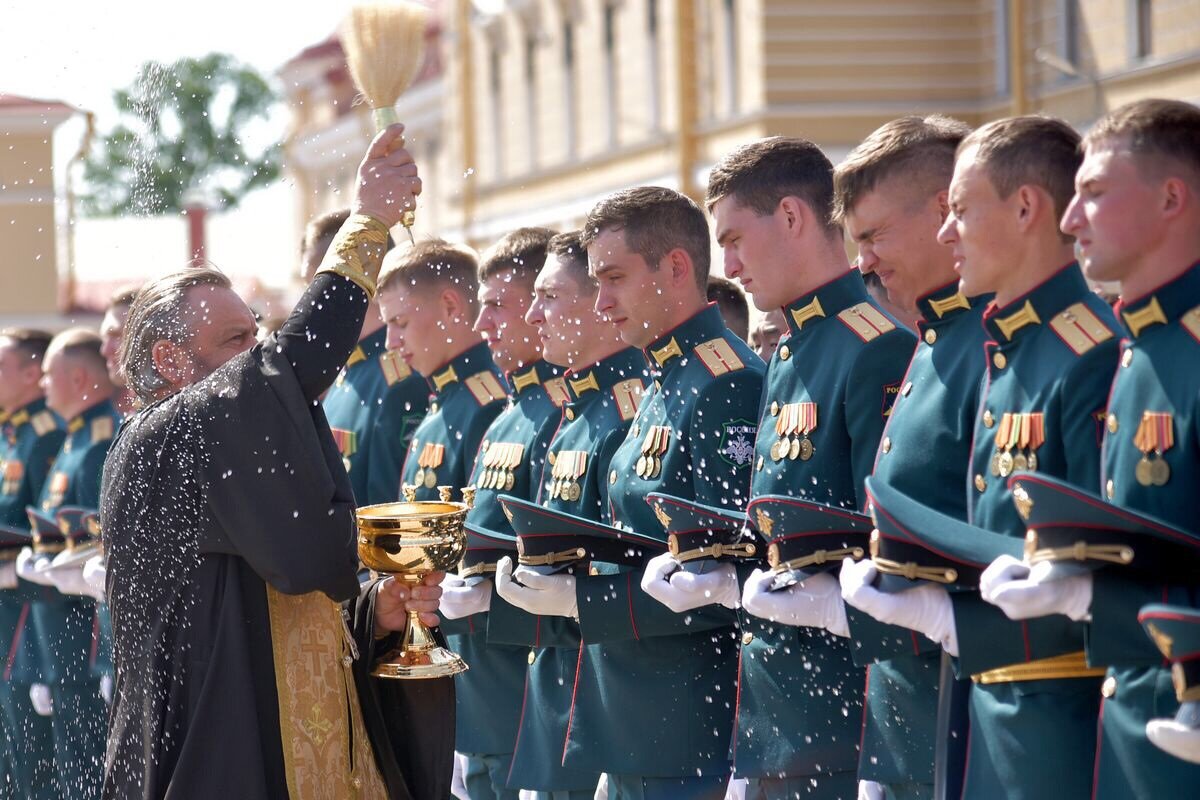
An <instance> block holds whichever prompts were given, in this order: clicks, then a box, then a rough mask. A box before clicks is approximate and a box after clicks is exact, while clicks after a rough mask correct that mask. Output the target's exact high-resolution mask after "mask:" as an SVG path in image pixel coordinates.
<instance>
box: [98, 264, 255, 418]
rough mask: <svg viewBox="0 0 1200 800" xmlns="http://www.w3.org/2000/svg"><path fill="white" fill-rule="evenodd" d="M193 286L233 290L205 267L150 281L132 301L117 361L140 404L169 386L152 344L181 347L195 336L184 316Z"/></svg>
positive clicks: (214, 270)
mask: <svg viewBox="0 0 1200 800" xmlns="http://www.w3.org/2000/svg"><path fill="white" fill-rule="evenodd" d="M195 286H216V287H218V288H221V289H231V288H233V284H232V283H230V281H229V278H228V277H227V276H226V275H225V273H223V272H221V271H220V270H219V269H217V268H216V267H213V266H211V265H207V264H206V265H200V266H192V267H185V268H184V269H181V270H178V271H177V272H172V273H170V274H168V275H164V276H163V277H161V278H157V279H155V280H152V281H150V282H149V283H147V284H146V285H145V286H143V287H142V289H141V291H139V292H138V294H137V297H136V298H134V301H133V306H131V307H130V309H129V317H128V318H127V319H126V321H125V335H124V337H123V338H122V340H121V351H120V354H119V360H120V363H121V372H122V374H124V375H125V380H126V382H127V383H128V384H129V388H130V389H132V390H133V391H134V393H135V394H136V395H137V396H138V398H139V399H141V400H142V402H145V403H149V402H152V401H153V400H155V399H156V395H157V394H158V393H159V392H161V391H162V390H163V389H165V388H167V386H168V384H167V382H166V380H164V379H163V377H162V376H161V375H159V374H158V370H157V369H155V368H154V345H155V344H156V343H158V342H160V341H162V340H164V339H166V340H168V341H171V342H175V343H176V344H184V343H186V342H187V341H188V340H189V339H191V337H192V336H193V335H194V334H195V330H194V328H193V325H192V320H191V319H190V318H189V315H187V314H185V313H184V311H185V308H186V304H187V293H188V290H189V289H191V288H193V287H195Z"/></svg>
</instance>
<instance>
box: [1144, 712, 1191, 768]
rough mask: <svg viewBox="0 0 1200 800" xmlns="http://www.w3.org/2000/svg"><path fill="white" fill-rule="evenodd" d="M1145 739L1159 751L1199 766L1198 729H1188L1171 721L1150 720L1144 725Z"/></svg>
mask: <svg viewBox="0 0 1200 800" xmlns="http://www.w3.org/2000/svg"><path fill="white" fill-rule="evenodd" d="M1146 738H1148V739H1149V740H1150V741H1151V743H1153V744H1154V746H1155V747H1157V748H1158V749H1159V750H1165V751H1166V752H1168V753H1170V754H1171V755H1173V756H1175V757H1176V758H1181V759H1183V760H1184V761H1190V762H1191V763H1193V764H1200V728H1189V727H1188V726H1186V725H1182V724H1180V723H1178V722H1176V721H1175V720H1173V719H1152V720H1150V721H1149V722H1147V723H1146Z"/></svg>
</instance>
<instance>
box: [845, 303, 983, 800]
mask: <svg viewBox="0 0 1200 800" xmlns="http://www.w3.org/2000/svg"><path fill="white" fill-rule="evenodd" d="M989 299H990V298H989V297H980V298H972V299H968V298H967V297H966V296H964V295H963V294H962V292H960V291H959V290H958V281H954V282H953V283H951V284H948V285H946V286H943V287H940V288H939V289H937V290H935V291H933V292H931V293H930V294H928V295H926V296H924V297H921V298H920V299H919V300H918V301H917V307H918V309H919V310H920V312H921V319H920V320H919V321H918V323H917V325H918V342H917V349H916V352H915V353H914V354H913V358H912V361H911V362H910V363H909V365H908V372H907V373H906V374H905V375H904V380H903V382H902V383H901V386H900V393H899V396H898V397H897V398H896V402H895V404H894V405H893V406H892V413H891V414H890V415H889V417H888V421H887V426H886V427H885V428H884V431H883V440H882V443H881V447H880V449H879V452H878V454H877V455H876V457H875V471H874V473H873V475H874V478H875V480H878V481H880V482H882V483H885V484H887V485H889V486H892V487H894V488H896V489H898V490H899V491H901V492H903V493H904V494H906V495H908V496H909V497H911V498H913V499H915V500H917V501H918V502H920V503H923V504H925V505H927V506H929V507H930V508H934V509H937V510H938V511H941V512H942V513H943V514H947V515H949V516H953V517H955V518H957V519H961V520H963V521H964V522H965V521H966V519H967V498H966V495H965V494H964V492H963V490H962V487H963V483H964V482H965V480H966V469H967V465H968V463H969V461H970V458H971V439H972V435H973V433H974V429H975V412H976V409H977V408H978V406H979V389H980V383H981V381H982V378H983V359H982V358H981V357H980V356H981V353H982V352H983V343H984V341H985V340H986V338H987V336H986V333H985V332H984V329H983V310H984V308H985V307H986V306H987V302H988V300H989ZM846 611H847V617H848V620H849V623H850V636H851V640H852V643H853V644H852V650H853V653H854V659H855V661H856V662H857V663H859V664H869V665H870V666H869V667H868V671H867V696H866V711H865V713H864V715H863V734H862V752H861V753H860V754H859V762H858V774H859V777H861V778H863V779H865V780H871V781H876V782H878V783H883V784H905V783H907V784H920V785H922V786H923V788H922V789H921V791H922V792H923V793H924V794H925V795H926V796H930V797H931V796H932V791H933V785H932V784H933V779H934V777H933V766H934V742H935V740H936V736H937V709H938V679H939V669H940V662H941V659H942V650H941V648H940V647H938V646H937V645H936V644H935V643H934V642H933V641H931V640H930V639H929V638H928V637H926V636H922V635H921V634H919V633H916V632H915V631H910V630H907V629H904V628H899V627H895V626H891V625H885V624H883V623H880V622H877V621H876V620H875V619H873V618H871V617H869V616H867V615H866V614H863V613H861V612H859V611H857V610H855V609H853V608H850V607H847V609H846Z"/></svg>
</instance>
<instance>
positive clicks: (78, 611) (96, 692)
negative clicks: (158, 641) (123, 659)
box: [32, 400, 120, 797]
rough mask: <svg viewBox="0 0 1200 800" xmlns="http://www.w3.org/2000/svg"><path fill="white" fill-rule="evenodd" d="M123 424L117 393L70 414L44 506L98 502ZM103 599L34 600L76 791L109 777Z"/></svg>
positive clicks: (65, 777)
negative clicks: (97, 663) (99, 653)
mask: <svg viewBox="0 0 1200 800" xmlns="http://www.w3.org/2000/svg"><path fill="white" fill-rule="evenodd" d="M119 424H120V415H119V414H118V413H117V410H116V408H115V407H114V406H113V404H112V402H110V401H109V400H104V401H102V402H99V403H96V404H95V405H93V406H90V407H89V408H87V409H85V410H84V411H83V412H81V413H80V414H79V415H78V416H76V417H75V418H73V419H71V420H69V421H68V422H67V438H66V440H65V441H64V442H63V445H62V449H61V450H59V452H58V456H57V457H56V458H55V460H54V469H53V470H52V471H51V473H50V478H49V480H47V481H46V483H45V485H44V486H43V487H42V495H41V498H40V502H39V503H38V506H39V508H40V509H41V510H42V511H43V512H45V513H47V514H50V515H53V513H54V512H55V511H57V510H58V508H59V507H60V506H64V505H72V506H82V507H84V508H97V507H99V505H100V476H101V473H102V472H103V470H104V459H105V457H106V456H107V455H108V448H109V446H110V445H111V444H112V440H113V436H114V435H115V434H116V432H117V426H118V425H119ZM98 613H99V611H98V609H97V605H96V602H95V601H94V600H92V599H91V598H84V597H76V596H68V595H64V594H60V593H58V592H55V593H54V595H53V597H52V598H49V599H46V600H43V601H40V602H37V603H34V604H33V606H32V617H33V624H34V628H35V630H36V631H37V644H38V655H39V658H40V660H41V665H42V670H43V674H44V682H45V683H47V684H49V685H50V692H51V696H52V697H53V699H54V714H53V716H52V717H51V721H52V724H53V730H54V761H55V767H56V769H57V770H58V779H59V783H60V785H61V786H63V787H64V788H68V793H69V794H70V795H71V796H73V797H98V796H99V794H100V785H101V783H102V780H103V767H104V734H105V731H106V727H107V726H106V718H107V712H106V708H105V705H104V700H103V699H102V698H101V697H100V686H99V683H98V682H97V681H96V680H94V679H93V678H92V661H93V658H92V654H93V652H95V648H97V647H98V645H99V642H98V638H99V621H98V618H97V614H98Z"/></svg>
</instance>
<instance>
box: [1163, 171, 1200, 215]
mask: <svg viewBox="0 0 1200 800" xmlns="http://www.w3.org/2000/svg"><path fill="white" fill-rule="evenodd" d="M1190 194H1191V192H1189V191H1188V185H1187V183H1186V182H1185V181H1184V180H1183V179H1182V178H1167V180H1166V182H1164V183H1163V187H1162V213H1163V216H1166V217H1175V216H1178V215H1179V214H1180V213H1182V212H1183V210H1184V209H1185V208H1186V207H1187V206H1188V205H1189V204H1194V203H1195V198H1194V197H1190V196H1189V195H1190ZM1189 201H1190V202H1189Z"/></svg>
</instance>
